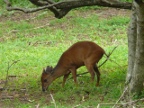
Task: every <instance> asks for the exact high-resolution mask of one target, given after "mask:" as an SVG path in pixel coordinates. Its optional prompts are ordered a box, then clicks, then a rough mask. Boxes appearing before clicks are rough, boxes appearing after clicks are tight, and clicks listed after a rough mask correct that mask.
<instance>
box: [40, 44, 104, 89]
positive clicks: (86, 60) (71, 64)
mask: <svg viewBox="0 0 144 108" xmlns="http://www.w3.org/2000/svg"><path fill="white" fill-rule="evenodd" d="M103 54H105V51H104V50H103V49H102V48H101V47H100V46H98V45H97V44H95V43H94V42H90V41H81V42H77V43H75V44H73V45H72V46H71V47H70V48H69V49H67V50H66V51H65V52H64V53H63V54H62V55H61V57H60V59H59V61H58V63H57V65H56V66H55V67H54V68H52V67H50V66H47V68H46V69H43V73H42V76H41V82H42V90H43V91H45V90H46V89H47V88H48V86H49V85H50V84H51V83H52V82H53V81H54V80H55V79H56V78H58V77H61V76H64V77H63V83H62V86H64V85H65V82H66V79H67V78H68V76H69V74H70V73H72V76H73V79H74V82H75V83H76V84H77V79H76V70H77V69H78V68H79V67H81V66H84V65H85V66H86V68H87V70H88V71H89V72H90V74H91V80H92V81H94V77H95V73H96V75H97V83H96V86H98V85H99V81H100V72H99V70H98V68H97V65H96V64H97V63H98V62H99V60H100V59H101V58H102V56H103Z"/></svg>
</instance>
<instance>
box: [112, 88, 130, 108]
mask: <svg viewBox="0 0 144 108" xmlns="http://www.w3.org/2000/svg"><path fill="white" fill-rule="evenodd" d="M127 91H128V86H127V87H126V88H125V90H124V91H123V93H122V95H121V96H120V98H119V99H118V101H117V102H116V103H115V104H114V106H113V107H112V108H115V107H116V105H117V104H118V103H119V101H120V100H121V99H122V98H123V97H124V96H125V94H126V92H127Z"/></svg>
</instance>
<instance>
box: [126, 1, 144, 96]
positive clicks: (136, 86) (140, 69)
mask: <svg viewBox="0 0 144 108" xmlns="http://www.w3.org/2000/svg"><path fill="white" fill-rule="evenodd" d="M133 4H134V8H135V12H134V13H135V14H134V13H133V18H132V22H133V21H134V20H136V21H135V22H136V25H135V23H133V24H132V25H131V26H130V27H131V30H130V31H129V34H128V38H129V40H131V39H130V38H132V40H133V42H134V41H135V40H134V39H136V42H135V43H136V48H135V45H134V43H131V41H129V42H130V43H129V65H128V66H129V68H128V74H127V80H130V83H129V84H128V85H129V88H130V93H132V94H133V93H140V92H141V91H142V90H144V85H143V83H144V3H142V2H135V1H134V3H133ZM133 28H134V30H132V29H133ZM135 28H136V31H135ZM134 31H135V33H134ZM133 33H134V34H133ZM130 34H133V35H131V36H130ZM132 44H133V45H132ZM130 74H131V75H130ZM129 76H130V77H129Z"/></svg>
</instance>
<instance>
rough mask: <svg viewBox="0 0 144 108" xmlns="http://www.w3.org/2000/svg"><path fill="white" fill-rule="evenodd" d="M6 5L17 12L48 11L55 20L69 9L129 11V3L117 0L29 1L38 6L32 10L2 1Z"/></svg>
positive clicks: (7, 0)
mask: <svg viewBox="0 0 144 108" xmlns="http://www.w3.org/2000/svg"><path fill="white" fill-rule="evenodd" d="M4 1H5V3H6V5H7V10H8V11H12V10H18V11H22V12H25V13H31V12H36V11H39V10H43V9H49V10H50V11H51V12H53V13H54V15H55V17H56V18H63V17H64V16H65V15H66V14H67V13H68V12H69V11H70V10H71V9H75V8H79V7H84V6H96V5H97V6H104V7H113V8H121V9H131V3H128V2H120V1H118V0H65V1H60V2H54V1H52V0H29V1H30V2H31V3H32V4H34V5H36V6H38V8H34V9H23V8H19V7H12V5H11V3H10V2H9V0H4Z"/></svg>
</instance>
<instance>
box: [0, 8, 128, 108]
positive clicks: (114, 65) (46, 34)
mask: <svg viewBox="0 0 144 108" xmlns="http://www.w3.org/2000/svg"><path fill="white" fill-rule="evenodd" d="M129 14H130V12H129V11H127V10H117V9H109V8H101V9H92V10H88V9H84V10H83V9H80V10H73V11H71V12H70V13H69V14H68V15H67V16H66V17H64V18H63V19H55V18H54V17H53V14H51V13H50V12H46V11H45V12H43V11H41V12H37V13H32V14H24V13H21V12H10V13H8V12H6V13H1V14H0V28H1V29H0V64H1V65H0V76H1V77H0V88H2V87H3V86H4V85H5V80H6V76H7V72H8V83H7V85H6V88H7V89H6V90H4V91H0V94H1V101H0V106H1V107H3V108H5V107H10V108H12V107H14V108H34V107H36V108H39V107H40V108H67V107H69V108H83V107H89V108H93V107H96V106H97V105H98V104H99V103H115V102H116V100H117V99H118V98H119V96H120V95H121V93H122V92H123V87H124V82H125V76H126V71H127V56H128V55H127V36H126V30H127V25H128V22H129ZM82 40H90V41H94V42H96V43H97V44H99V45H100V46H101V47H103V48H104V49H105V51H106V53H109V52H111V51H112V49H113V48H114V47H115V46H118V47H117V49H116V50H115V51H114V52H113V54H112V55H111V56H110V58H111V59H112V60H113V61H108V62H107V63H106V64H104V65H103V66H102V67H101V68H100V72H101V81H100V84H101V85H100V87H95V86H94V85H95V84H91V83H90V75H89V74H85V75H83V76H81V77H78V81H79V85H78V86H75V84H74V82H73V80H72V79H69V80H68V81H67V82H66V85H65V87H64V88H62V87H61V82H62V78H59V79H57V80H56V81H54V82H53V83H52V84H51V86H50V88H49V91H47V92H46V93H43V92H42V91H41V84H40V76H41V72H42V69H43V68H44V67H46V66H47V65H51V66H55V65H56V63H57V61H58V59H59V57H60V56H61V54H62V53H63V51H65V50H66V49H67V48H68V47H69V46H70V45H72V44H73V43H75V42H77V41H82ZM105 59H106V58H105V57H103V59H102V60H101V61H100V63H102V61H104V60H105ZM100 63H99V64H100ZM11 65H12V66H11ZM10 66H11V67H10ZM86 71H87V70H86V68H85V67H82V68H80V69H78V73H83V72H86ZM109 107H110V106H109ZM109 107H108V106H107V107H106V106H104V108H109Z"/></svg>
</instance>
